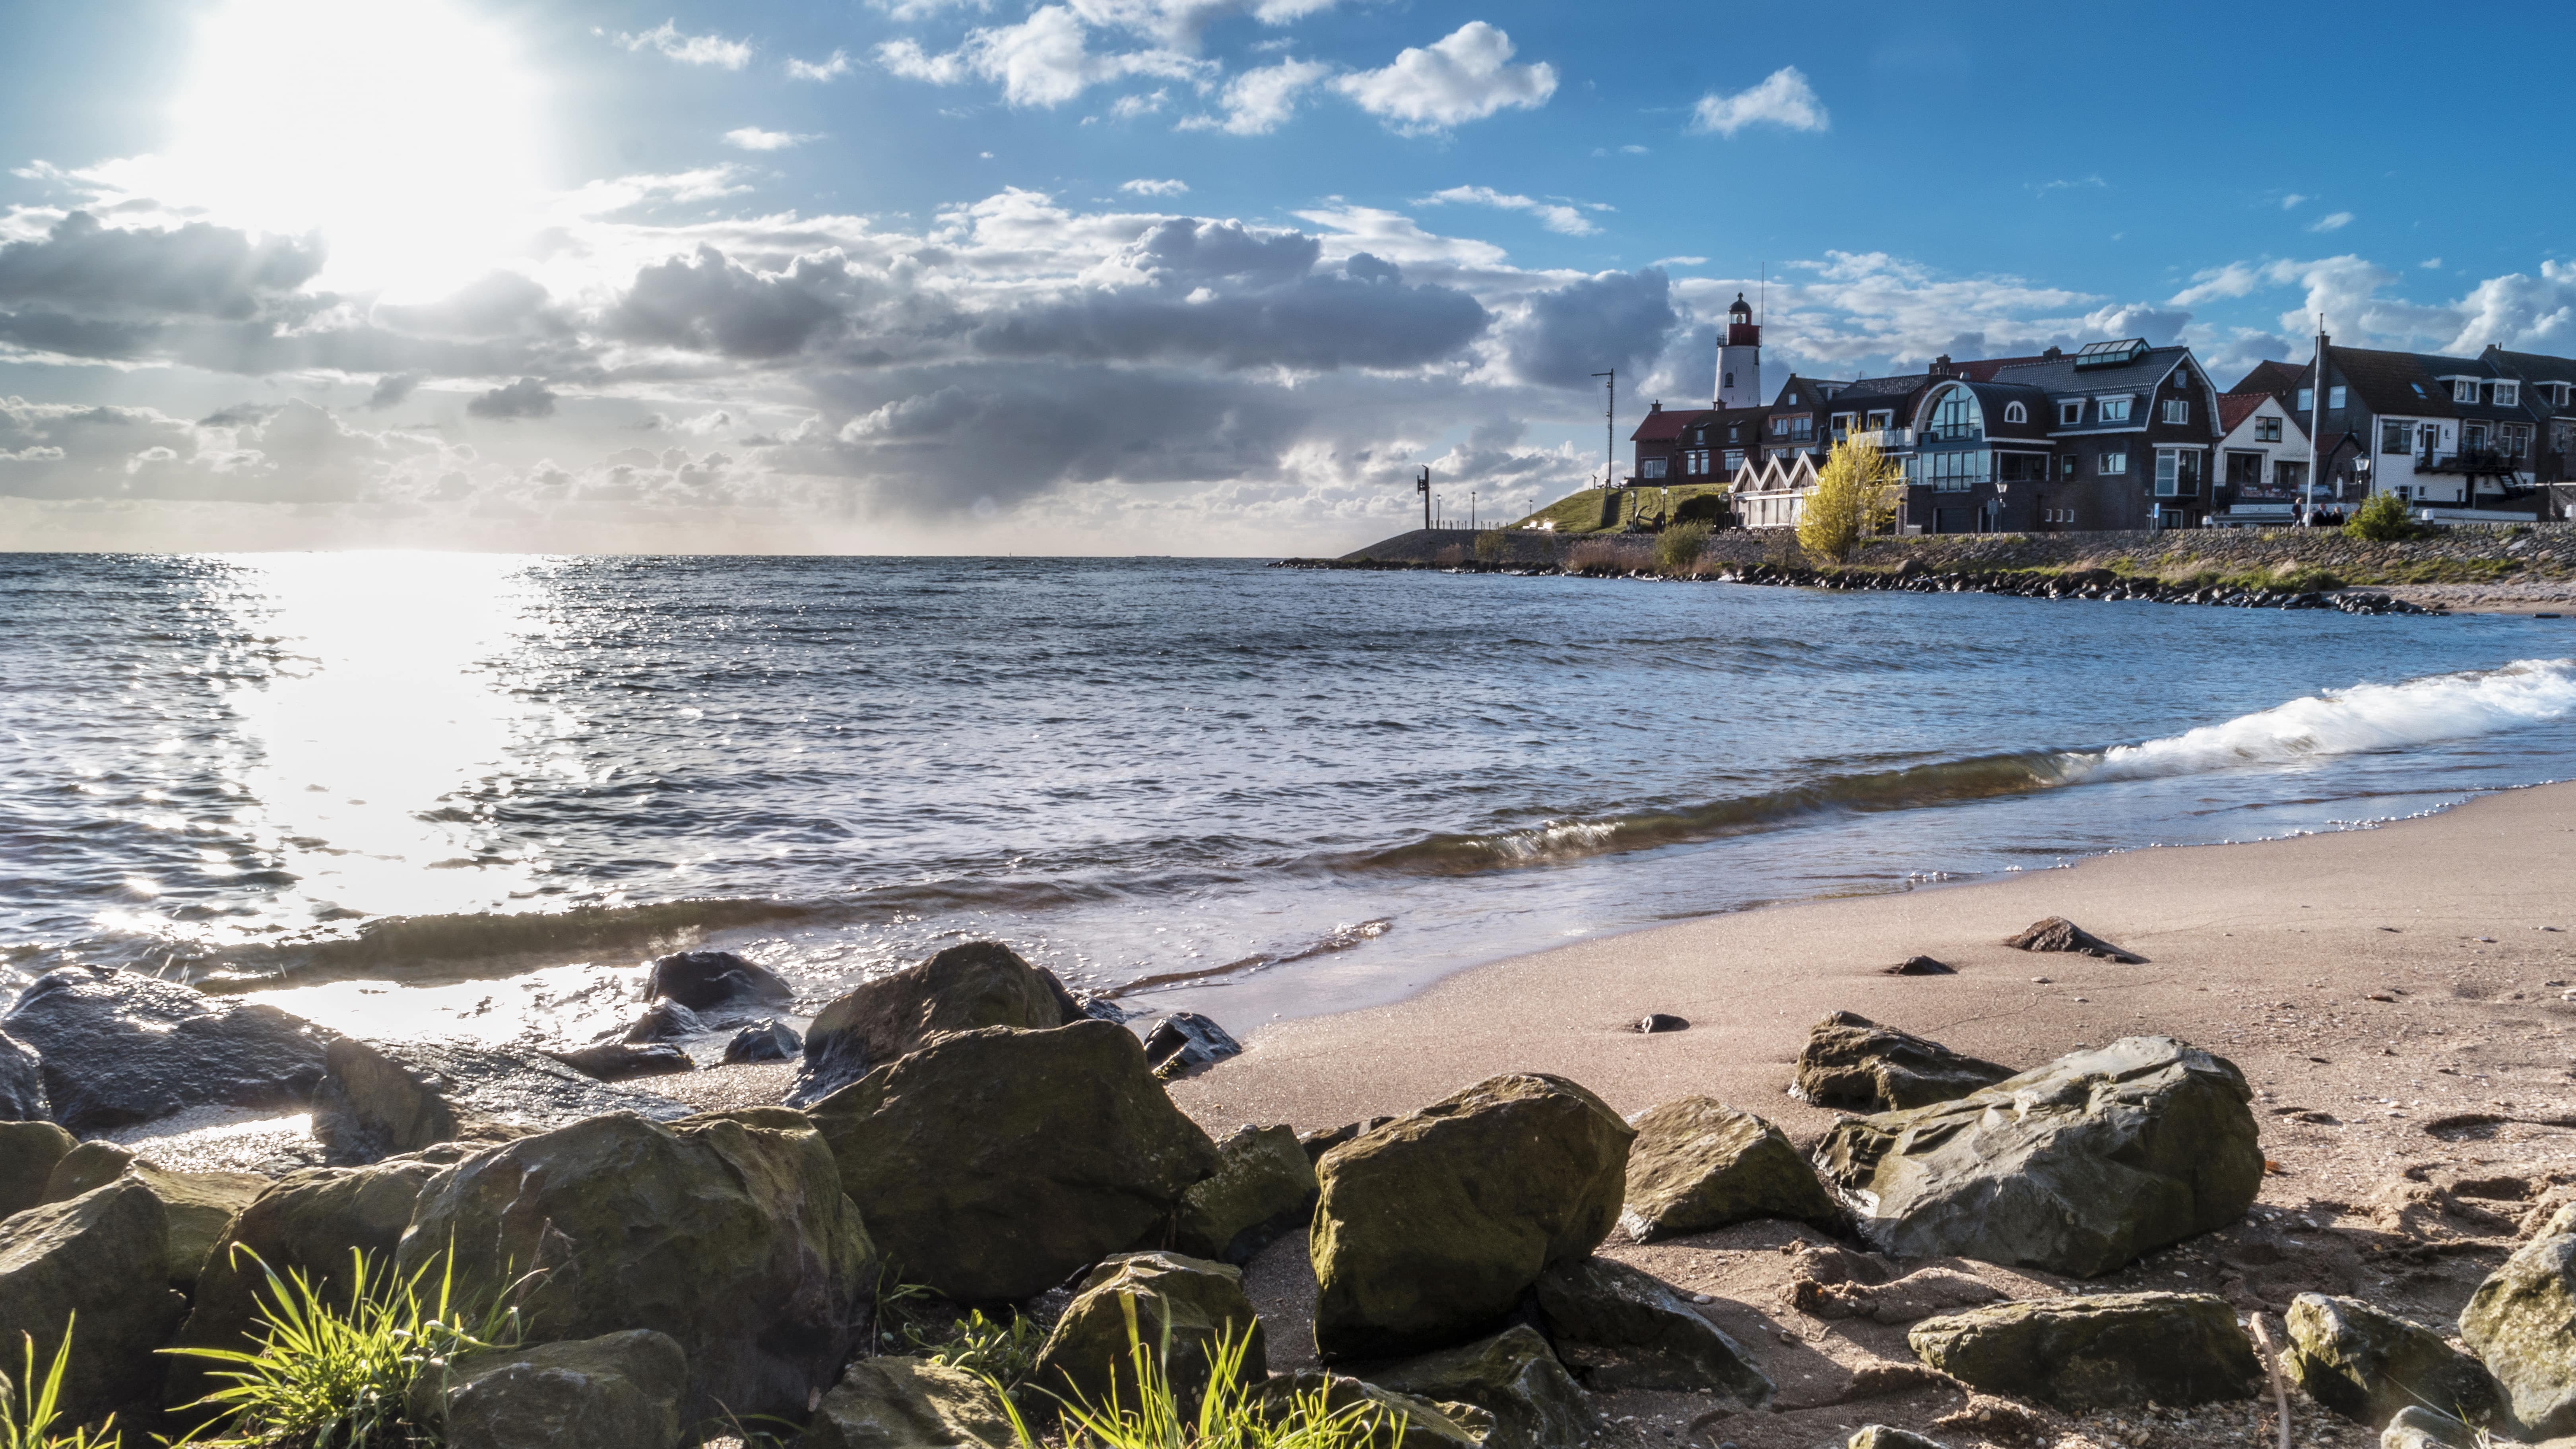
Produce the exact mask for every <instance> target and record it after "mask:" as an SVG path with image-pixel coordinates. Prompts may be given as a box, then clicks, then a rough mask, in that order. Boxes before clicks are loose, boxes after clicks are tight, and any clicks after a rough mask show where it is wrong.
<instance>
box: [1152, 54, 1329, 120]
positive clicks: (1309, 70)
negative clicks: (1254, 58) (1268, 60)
mask: <svg viewBox="0 0 2576 1449" xmlns="http://www.w3.org/2000/svg"><path fill="white" fill-rule="evenodd" d="M1332 73H1333V68H1332V67H1331V66H1329V65H1326V64H1324V63H1323V62H1321V61H1313V60H1294V59H1290V60H1283V61H1281V62H1279V63H1278V64H1277V65H1265V66H1262V67H1260V68H1259V69H1257V70H1248V71H1245V72H1244V73H1243V74H1241V75H1239V76H1236V77H1235V78H1234V79H1233V80H1230V81H1228V82H1226V86H1225V93H1224V95H1223V96H1221V97H1220V98H1219V103H1220V104H1221V105H1223V106H1224V108H1225V116H1224V118H1223V119H1221V120H1220V119H1219V118H1217V117H1215V116H1192V117H1189V118H1188V119H1186V120H1184V121H1182V122H1181V123H1180V124H1179V125H1178V126H1177V127H1175V128H1174V129H1176V130H1182V131H1223V132H1225V133H1226V134H1228V135H1230V136H1265V135H1268V134H1269V133H1270V132H1272V131H1276V130H1278V129H1279V128H1280V127H1281V126H1283V125H1286V124H1287V122H1288V118H1289V117H1290V116H1292V115H1294V114H1296V111H1297V98H1298V97H1299V96H1301V95H1304V94H1305V93H1306V91H1307V90H1309V89H1310V88H1312V87H1313V86H1315V85H1316V84H1317V83H1318V82H1320V81H1322V80H1323V79H1324V78H1325V77H1326V76H1329V75H1331V74H1332Z"/></svg>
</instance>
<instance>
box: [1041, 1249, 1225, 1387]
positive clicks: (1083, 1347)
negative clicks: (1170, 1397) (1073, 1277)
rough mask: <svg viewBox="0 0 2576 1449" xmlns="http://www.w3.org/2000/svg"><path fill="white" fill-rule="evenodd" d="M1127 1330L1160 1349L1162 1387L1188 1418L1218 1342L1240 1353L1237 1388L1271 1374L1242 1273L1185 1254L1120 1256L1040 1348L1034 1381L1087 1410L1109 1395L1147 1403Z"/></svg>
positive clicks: (1087, 1282) (1099, 1272)
mask: <svg viewBox="0 0 2576 1449" xmlns="http://www.w3.org/2000/svg"><path fill="white" fill-rule="evenodd" d="M1131 1304H1132V1305H1133V1312H1132V1313H1131V1312H1130V1309H1129V1305H1131ZM1131 1332H1133V1333H1134V1335H1135V1340H1134V1341H1135V1342H1137V1343H1142V1344H1144V1345H1145V1346H1146V1349H1147V1350H1148V1351H1149V1352H1150V1351H1154V1350H1155V1349H1156V1347H1157V1346H1158V1345H1160V1346H1163V1352H1164V1354H1165V1357H1164V1360H1163V1371H1164V1373H1165V1374H1166V1375H1167V1376H1168V1377H1167V1378H1166V1382H1167V1383H1169V1384H1170V1385H1171V1387H1172V1390H1173V1392H1174V1394H1175V1395H1176V1396H1177V1397H1178V1400H1179V1403H1180V1405H1181V1416H1182V1418H1183V1419H1185V1420H1186V1419H1191V1418H1195V1417H1196V1416H1197V1414H1198V1411H1199V1400H1200V1399H1201V1398H1203V1397H1205V1395H1206V1394H1207V1391H1208V1386H1209V1384H1210V1383H1211V1382H1212V1381H1213V1379H1214V1377H1215V1373H1214V1367H1215V1364H1216V1361H1217V1354H1218V1348H1219V1344H1220V1342H1226V1343H1237V1344H1242V1345H1243V1359H1242V1364H1241V1367H1240V1369H1239V1371H1238V1373H1237V1376H1236V1377H1237V1381H1238V1382H1240V1383H1246V1384H1257V1383H1259V1382H1261V1381H1262V1380H1263V1379H1265V1378H1267V1377H1269V1376H1270V1357H1269V1348H1268V1345H1267V1344H1265V1343H1264V1342H1263V1339H1262V1332H1261V1320H1260V1319H1259V1318H1257V1317H1255V1316H1254V1315H1253V1311H1252V1300H1251V1299H1249V1298H1246V1297H1245V1296H1244V1294H1243V1274H1242V1273H1241V1272H1240V1271H1238V1270H1236V1269H1234V1268H1230V1267H1227V1266H1226V1265H1225V1264H1223V1263H1211V1262H1208V1261H1207V1260H1205V1259H1203V1258H1191V1257H1185V1256H1183V1255H1182V1254H1179V1253H1123V1254H1120V1255H1119V1256H1117V1257H1114V1258H1111V1259H1110V1260H1109V1261H1107V1262H1105V1263H1103V1264H1101V1265H1100V1266H1099V1267H1098V1268H1096V1269H1093V1270H1092V1272H1091V1275H1090V1276H1089V1277H1087V1278H1085V1279H1083V1280H1082V1288H1081V1290H1080V1291H1079V1292H1077V1293H1076V1294H1075V1295H1074V1299H1073V1302H1072V1303H1071V1304H1069V1305H1067V1306H1066V1308H1065V1310H1064V1315H1063V1316H1062V1317H1060V1318H1058V1319H1057V1320H1056V1323H1055V1328H1054V1329H1053V1330H1052V1331H1050V1332H1049V1333H1048V1334H1047V1338H1046V1342H1045V1343H1044V1344H1043V1345H1041V1346H1040V1347H1039V1349H1038V1357H1037V1363H1036V1366H1035V1367H1034V1368H1032V1369H1031V1370H1030V1372H1029V1382H1031V1383H1033V1384H1035V1385H1037V1386H1038V1387H1039V1388H1040V1389H1043V1390H1045V1391H1046V1392H1048V1393H1051V1394H1054V1395H1056V1396H1057V1397H1059V1398H1061V1399H1063V1400H1064V1401H1066V1402H1068V1403H1071V1404H1075V1405H1079V1406H1081V1407H1083V1408H1086V1409H1093V1410H1098V1409H1102V1408H1105V1407H1106V1406H1107V1405H1108V1404H1109V1403H1110V1402H1111V1396H1112V1395H1113V1394H1114V1395H1115V1396H1116V1401H1117V1402H1118V1403H1121V1404H1126V1405H1130V1406H1133V1405H1135V1404H1137V1403H1139V1402H1142V1396H1141V1395H1140V1393H1139V1391H1138V1388H1137V1384H1136V1373H1135V1369H1134V1360H1133V1358H1132V1357H1131V1354H1132V1352H1133V1345H1132V1344H1131V1342H1130V1340H1129V1337H1128V1335H1129V1334H1130V1333H1131Z"/></svg>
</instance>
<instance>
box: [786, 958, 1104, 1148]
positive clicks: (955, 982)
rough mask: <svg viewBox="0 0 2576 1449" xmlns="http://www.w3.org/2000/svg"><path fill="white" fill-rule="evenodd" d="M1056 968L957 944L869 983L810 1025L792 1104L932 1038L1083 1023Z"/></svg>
mask: <svg viewBox="0 0 2576 1449" xmlns="http://www.w3.org/2000/svg"><path fill="white" fill-rule="evenodd" d="M1088 1019H1089V1018H1087V1017H1085V1016H1084V1015H1083V1011H1082V1007H1081V1006H1080V1005H1079V1004H1078V1003H1076V1002H1075V1001H1074V999H1073V993H1072V992H1069V991H1067V990H1065V989H1064V983H1063V982H1061V981H1058V980H1057V979H1056V978H1055V973H1054V972H1052V971H1048V970H1045V969H1043V968H1041V967H1037V966H1032V965H1030V964H1029V963H1028V962H1026V961H1023V960H1021V959H1020V958H1019V956H1018V955H1017V954H1015V953H1014V952H1013V951H1012V950H1011V948H1009V947H1008V946H1004V945H1002V944H1000V943H999V942H995V941H971V942H968V943H967V944H965V945H963V946H951V947H949V948H948V949H947V950H945V951H942V952H940V953H939V954H938V955H936V956H933V957H931V958H930V959H929V960H927V961H924V962H922V963H921V964H919V965H917V966H907V967H905V968H904V969H902V970H901V971H897V972H896V973H894V974H893V975H891V976H885V977H880V978H878V979H877V980H874V981H870V982H868V983H866V984H864V985H862V986H860V987H859V988H858V989H857V990H855V991H852V992H850V993H848V994H847V995H845V996H842V997H841V998H840V999H838V1000H836V1001H834V1002H833V1003H832V1004H831V1005H829V1006H826V1007H824V1008H823V1010H822V1013H821V1014H820V1015H818V1016H816V1017H815V1018H814V1022H813V1025H811V1026H808V1027H807V1028H806V1029H805V1060H804V1063H803V1065H801V1066H799V1067H798V1068H797V1071H796V1086H795V1088H794V1089H793V1090H792V1091H791V1092H790V1093H789V1094H788V1097H787V1101H788V1104H789V1105H790V1106H796V1107H803V1106H810V1105H811V1104H813V1103H815V1102H819V1101H821V1100H822V1099H823V1098H824V1097H825V1096H827V1095H829V1094H831V1093H833V1092H836V1091H839V1090H840V1089H841V1088H843V1087H846V1086H848V1085H849V1084H850V1083H852V1082H855V1081H857V1080H858V1079H859V1078H860V1077H862V1076H865V1075H866V1074H867V1073H868V1072H870V1071H872V1070H874V1069H875V1068H877V1067H880V1066H883V1065H885V1064H886V1063H888V1062H891V1061H893V1060H894V1059H895V1058H897V1057H900V1056H902V1055H904V1054H905V1053H907V1052H913V1051H918V1050H920V1049H921V1048H922V1047H923V1046H925V1045H927V1044H928V1043H929V1042H930V1041H931V1040H932V1039H933V1038H935V1037H938V1036H941V1035H944V1034H947V1033H951V1032H961V1031H979V1030H982V1029H983V1028H985V1027H993V1026H1010V1027H1018V1028H1020V1029H1022V1030H1024V1031H1044V1030H1047V1029H1048V1028H1050V1027H1058V1026H1063V1025H1065V1024H1066V1023H1068V1022H1076V1021H1084V1020H1088Z"/></svg>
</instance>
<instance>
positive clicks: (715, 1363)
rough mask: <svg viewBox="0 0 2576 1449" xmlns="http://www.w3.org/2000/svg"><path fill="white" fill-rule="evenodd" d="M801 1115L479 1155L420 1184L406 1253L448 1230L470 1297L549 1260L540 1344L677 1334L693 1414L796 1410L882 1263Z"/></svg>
mask: <svg viewBox="0 0 2576 1449" xmlns="http://www.w3.org/2000/svg"><path fill="white" fill-rule="evenodd" d="M746 1117H748V1118H751V1119H752V1122H758V1123H764V1124H765V1123H778V1124H780V1125H775V1126H773V1125H750V1123H747V1122H746V1121H744V1120H743V1119H744V1118H746ZM793 1120H794V1119H793V1118H792V1117H791V1115H790V1114H788V1113H786V1112H783V1111H780V1110H779V1109H775V1108H769V1109H762V1111H760V1112H758V1113H737V1114H722V1113H719V1114H711V1115H710V1116H708V1117H705V1118H700V1119H691V1120H684V1121H681V1122H677V1123H670V1124H665V1123H661V1122H655V1121H651V1120H648V1119H646V1118H644V1117H641V1116H638V1115H636V1114H634V1113H631V1112H618V1113H613V1114H611V1115H608V1116H604V1117H592V1118H589V1119H587V1120H585V1121H580V1122H575V1123H573V1124H572V1125H570V1126H568V1127H559V1128H556V1129H555V1130H553V1131H551V1132H546V1133H542V1134H540V1135H537V1136H533V1137H523V1138H520V1139H519V1140H517V1141H515V1142H510V1143H507V1144H505V1145H503V1146H500V1147H495V1148H491V1149H488V1150H486V1151H483V1152H479V1153H476V1154H475V1155H474V1156H472V1157H469V1158H467V1159H466V1160H465V1161H463V1162H460V1163H458V1164H456V1165H455V1166H453V1167H450V1168H447V1169H445V1170H444V1171H442V1172H440V1173H439V1174H438V1175H437V1176H436V1177H434V1178H432V1179H431V1180H430V1182H429V1184H428V1185H427V1186H426V1187H425V1188H423V1189H422V1191H421V1195H420V1201H419V1203H418V1205H417V1206H415V1207H414V1209H413V1211H412V1220H411V1225H410V1227H409V1228H408V1229H406V1230H405V1231H404V1233H403V1238H402V1246H401V1248H400V1249H399V1250H398V1251H397V1252H396V1254H395V1259H394V1261H395V1267H396V1269H397V1270H398V1271H400V1272H402V1273H404V1274H410V1273H414V1272H419V1271H422V1270H424V1269H426V1268H428V1267H429V1266H430V1265H431V1264H432V1263H433V1262H435V1261H436V1260H437V1259H438V1258H439V1257H440V1256H441V1255H443V1254H444V1253H445V1252H446V1251H447V1246H448V1244H449V1243H451V1242H453V1243H454V1244H456V1252H457V1259H458V1261H457V1263H456V1264H455V1269H456V1284H457V1289H458V1291H460V1292H462V1293H463V1294H465V1296H466V1297H467V1299H468V1301H472V1300H473V1299H474V1298H475V1297H476V1295H478V1294H496V1293H498V1292H500V1291H501V1290H502V1288H503V1287H504V1286H505V1285H507V1284H509V1283H511V1282H512V1281H513V1280H516V1279H518V1278H519V1277H521V1276H522V1275H526V1274H531V1273H537V1274H542V1275H543V1276H542V1277H540V1278H538V1279H536V1280H535V1281H534V1282H533V1284H532V1286H529V1287H528V1288H527V1289H526V1290H525V1291H524V1293H523V1294H522V1296H521V1299H520V1301H521V1304H522V1309H523V1312H522V1319H523V1321H524V1322H525V1324H526V1325H527V1334H528V1337H529V1338H531V1339H534V1340H537V1341H540V1342H542V1341H546V1340H550V1339H560V1338H591V1337H596V1336H597V1335H599V1334H603V1333H610V1332H615V1331H617V1330H620V1329H630V1328H650V1329H655V1330H658V1331H660V1332H663V1333H667V1334H669V1335H670V1336H671V1337H672V1338H674V1339H676V1340H678V1341H679V1344H680V1347H681V1348H682V1349H683V1350H684V1351H685V1352H686V1353H687V1354H688V1383H687V1388H686V1392H685V1393H684V1394H683V1396H682V1398H681V1404H680V1417H681V1421H682V1422H683V1423H687V1424H696V1423H698V1422H700V1421H702V1420H705V1419H707V1418H709V1417H711V1416H713V1415H715V1414H717V1413H719V1412H730V1413H732V1414H735V1415H737V1416H739V1417H740V1418H742V1419H744V1420H746V1421H749V1420H752V1419H754V1417H755V1416H758V1415H776V1416H779V1417H782V1418H802V1417H803V1416H804V1415H805V1414H806V1413H807V1412H808V1411H809V1409H810V1408H811V1406H812V1405H813V1403H814V1402H815V1400H816V1398H817V1397H818V1396H820V1395H821V1394H822V1393H823V1391H824V1390H825V1389H827V1388H829V1387H830V1386H831V1384H832V1381H833V1377H834V1375H835V1374H836V1373H837V1372H838V1370H839V1369H840V1366H841V1365H842V1364H843V1363H844V1362H845V1361H847V1360H848V1358H849V1356H850V1352H851V1350H852V1348H853V1347H854V1346H855V1345H856V1344H857V1342H858V1336H859V1330H860V1328H861V1327H862V1318H863V1315H864V1313H865V1311H866V1303H867V1301H868V1296H867V1295H868V1294H869V1293H870V1292H871V1291H873V1290H874V1288H875V1287H876V1282H877V1279H876V1268H877V1263H876V1255H875V1253H874V1251H873V1249H872V1248H871V1247H870V1245H869V1242H868V1235H867V1231H866V1229H865V1228H864V1227H862V1226H861V1225H860V1217H859V1214H858V1212H857V1210H856V1209H854V1208H852V1207H851V1206H850V1201H849V1199H848V1198H846V1197H844V1196H843V1195H842V1193H841V1190H840V1178H839V1174H838V1173H837V1172H836V1171H835V1170H834V1167H833V1162H832V1154H831V1152H830V1150H829V1149H828V1148H826V1147H825V1146H824V1144H823V1140H822V1138H821V1137H820V1136H819V1135H818V1134H816V1133H814V1132H812V1131H810V1130H802V1129H798V1128H793V1127H789V1126H786V1125H784V1124H785V1123H787V1122H790V1121H793Z"/></svg>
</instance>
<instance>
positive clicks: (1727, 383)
mask: <svg viewBox="0 0 2576 1449" xmlns="http://www.w3.org/2000/svg"><path fill="white" fill-rule="evenodd" d="M1717 385H1718V386H1719V387H1720V388H1729V387H1733V386H1735V374H1734V373H1731V372H1729V373H1725V374H1722V375H1720V376H1719V378H1718V380H1717Z"/></svg>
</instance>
